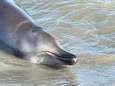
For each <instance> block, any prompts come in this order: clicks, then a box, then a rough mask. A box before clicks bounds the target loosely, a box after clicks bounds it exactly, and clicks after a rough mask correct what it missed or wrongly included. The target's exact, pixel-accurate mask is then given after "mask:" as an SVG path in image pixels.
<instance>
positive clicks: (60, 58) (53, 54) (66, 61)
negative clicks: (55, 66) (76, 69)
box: [45, 51, 77, 64]
mask: <svg viewBox="0 0 115 86" xmlns="http://www.w3.org/2000/svg"><path fill="white" fill-rule="evenodd" d="M45 53H47V54H48V55H51V56H55V57H57V58H56V59H57V60H59V61H61V62H63V63H64V64H68V61H70V60H71V59H70V58H62V56H60V55H57V54H55V53H53V52H50V51H45ZM76 62H77V60H74V62H73V64H75V63H76Z"/></svg>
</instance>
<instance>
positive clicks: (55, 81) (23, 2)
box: [0, 0, 115, 86]
mask: <svg viewBox="0 0 115 86" xmlns="http://www.w3.org/2000/svg"><path fill="white" fill-rule="evenodd" d="M16 1H17V3H18V4H19V5H20V6H21V7H22V8H24V9H25V10H26V11H27V12H28V13H29V14H30V15H31V16H32V17H33V18H34V19H35V21H36V23H37V24H38V25H39V26H42V27H43V28H44V29H45V30H46V31H47V32H49V33H51V34H52V35H54V36H55V37H56V39H57V40H58V41H59V42H60V43H61V44H62V45H63V46H64V47H65V49H67V50H68V51H70V52H72V53H74V54H76V55H77V56H78V57H79V62H78V63H77V64H76V65H74V66H69V67H67V68H64V69H52V68H48V67H44V66H41V65H35V64H31V63H29V62H26V61H22V60H19V59H16V58H12V56H10V55H8V54H6V53H4V52H2V51H1V52H0V86H115V1H114V0H113V1H112V0H29V1H28V0H16ZM1 48H2V46H1ZM2 49H4V47H3V48H2Z"/></svg>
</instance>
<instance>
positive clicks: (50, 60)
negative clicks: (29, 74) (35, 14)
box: [0, 0, 77, 65]
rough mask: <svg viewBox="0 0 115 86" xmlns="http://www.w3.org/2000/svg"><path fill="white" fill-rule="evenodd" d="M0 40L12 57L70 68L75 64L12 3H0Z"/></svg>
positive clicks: (73, 59) (2, 0) (10, 1)
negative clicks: (11, 53)
mask: <svg viewBox="0 0 115 86" xmlns="http://www.w3.org/2000/svg"><path fill="white" fill-rule="evenodd" d="M0 41H2V42H3V43H4V44H6V45H7V46H8V47H10V48H11V49H12V51H13V54H14V55H15V56H17V57H19V58H23V59H27V60H30V61H31V62H33V63H38V64H47V65H52V64H53V65H72V64H75V63H76V62H77V58H76V56H75V55H73V54H71V53H69V52H66V51H64V50H63V49H62V48H60V47H59V45H58V44H57V43H56V41H55V39H54V37H52V36H51V35H50V34H48V33H47V32H45V31H44V30H43V29H42V28H41V27H39V26H37V25H36V24H35V23H34V21H33V19H32V18H31V17H30V16H28V14H27V13H26V12H25V11H24V10H22V9H21V8H20V7H19V6H18V5H16V4H15V2H14V1H13V0H0Z"/></svg>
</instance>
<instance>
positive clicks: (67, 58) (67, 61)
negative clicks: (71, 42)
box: [47, 52, 78, 65]
mask: <svg viewBox="0 0 115 86" xmlns="http://www.w3.org/2000/svg"><path fill="white" fill-rule="evenodd" d="M47 54H49V55H50V56H53V57H56V59H58V60H59V61H61V62H62V63H64V65H74V64H76V63H77V61H78V58H77V57H76V56H75V55H73V54H70V53H67V54H64V55H58V54H55V53H52V52H47Z"/></svg>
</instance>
